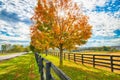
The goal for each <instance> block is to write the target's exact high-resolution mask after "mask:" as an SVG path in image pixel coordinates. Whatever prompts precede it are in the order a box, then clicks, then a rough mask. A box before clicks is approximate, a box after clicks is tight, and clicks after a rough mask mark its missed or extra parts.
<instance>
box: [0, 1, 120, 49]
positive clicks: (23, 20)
mask: <svg viewBox="0 0 120 80" xmlns="http://www.w3.org/2000/svg"><path fill="white" fill-rule="evenodd" d="M74 1H75V2H77V3H78V4H79V5H80V6H81V7H82V10H83V13H84V14H85V15H87V16H88V17H89V23H90V24H91V25H92V26H93V27H92V37H91V38H90V39H89V40H88V42H87V44H86V45H84V46H83V47H96V46H120V5H119V4H120V0H74ZM35 5H36V1H35V0H0V45H1V44H21V45H29V43H30V26H31V25H32V22H31V20H30V18H31V17H32V15H33V13H34V7H35Z"/></svg>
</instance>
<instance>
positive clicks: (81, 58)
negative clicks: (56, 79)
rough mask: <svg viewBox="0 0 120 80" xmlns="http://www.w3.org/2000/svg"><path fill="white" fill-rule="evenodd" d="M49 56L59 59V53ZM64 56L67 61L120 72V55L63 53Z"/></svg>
mask: <svg viewBox="0 0 120 80" xmlns="http://www.w3.org/2000/svg"><path fill="white" fill-rule="evenodd" d="M49 54H50V55H53V56H57V57H59V53H53V52H52V53H49ZM62 56H63V58H64V59H66V60H70V61H74V62H75V63H81V64H90V65H92V66H93V67H94V68H95V67H96V66H101V67H105V68H110V69H111V72H114V70H120V55H105V54H79V53H63V55H62Z"/></svg>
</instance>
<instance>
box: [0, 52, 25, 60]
mask: <svg viewBox="0 0 120 80" xmlns="http://www.w3.org/2000/svg"><path fill="white" fill-rule="evenodd" d="M26 53H27V52H21V53H15V54H10V55H4V56H0V61H2V60H7V59H10V58H14V57H17V56H21V55H23V54H26Z"/></svg>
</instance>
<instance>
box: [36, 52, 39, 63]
mask: <svg viewBox="0 0 120 80" xmlns="http://www.w3.org/2000/svg"><path fill="white" fill-rule="evenodd" d="M38 56H39V55H38V53H35V59H36V62H37V65H38Z"/></svg>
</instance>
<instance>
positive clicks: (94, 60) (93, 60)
mask: <svg viewBox="0 0 120 80" xmlns="http://www.w3.org/2000/svg"><path fill="white" fill-rule="evenodd" d="M93 67H94V68H95V55H93Z"/></svg>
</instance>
